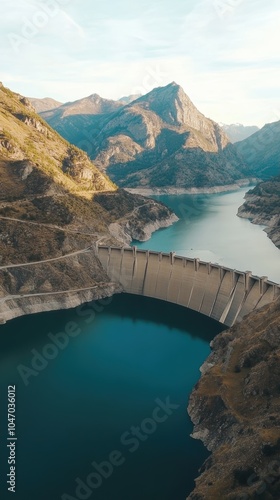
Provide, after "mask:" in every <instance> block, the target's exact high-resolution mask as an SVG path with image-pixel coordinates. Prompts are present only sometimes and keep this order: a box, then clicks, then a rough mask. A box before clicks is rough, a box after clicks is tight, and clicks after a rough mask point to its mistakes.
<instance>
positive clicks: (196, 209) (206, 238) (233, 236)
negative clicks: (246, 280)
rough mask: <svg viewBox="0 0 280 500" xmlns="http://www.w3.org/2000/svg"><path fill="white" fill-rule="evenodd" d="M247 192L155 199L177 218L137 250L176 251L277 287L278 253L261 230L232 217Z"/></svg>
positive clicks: (278, 271) (279, 281)
mask: <svg viewBox="0 0 280 500" xmlns="http://www.w3.org/2000/svg"><path fill="white" fill-rule="evenodd" d="M246 191H248V188H244V189H240V190H238V191H234V192H231V193H220V194H214V195H195V196H193V195H192V196H191V195H181V196H170V195H163V196H157V197H155V198H156V199H158V200H160V201H162V202H163V203H165V204H166V205H168V206H169V207H170V208H171V209H172V210H174V211H175V213H176V214H177V215H178V217H179V218H180V220H179V222H177V223H176V224H174V225H173V226H170V227H169V228H166V229H162V230H160V231H157V232H156V233H155V234H154V235H153V236H152V238H151V240H149V241H146V242H144V243H139V242H133V243H134V244H135V245H137V246H138V247H139V248H146V249H150V250H158V251H159V250H160V251H166V252H169V251H176V253H177V254H178V255H185V256H189V257H198V258H200V259H201V260H205V261H209V262H213V263H214V262H218V263H219V264H221V265H224V266H228V267H231V268H233V269H238V270H240V271H247V270H249V271H252V272H253V273H254V274H256V275H258V276H268V278H269V279H271V280H272V281H276V282H277V283H280V252H279V250H278V249H277V248H276V247H275V245H274V244H273V243H272V241H271V240H270V239H269V238H268V237H267V234H266V233H265V232H264V231H262V229H263V227H262V226H257V225H255V224H252V223H251V222H250V221H248V220H246V219H241V218H240V217H237V216H236V213H237V210H238V207H240V206H241V205H242V203H243V201H244V200H243V198H244V195H245V193H246Z"/></svg>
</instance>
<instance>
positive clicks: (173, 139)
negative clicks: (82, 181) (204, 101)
mask: <svg viewBox="0 0 280 500" xmlns="http://www.w3.org/2000/svg"><path fill="white" fill-rule="evenodd" d="M92 158H93V159H94V160H95V163H96V164H97V166H99V167H100V168H101V169H104V170H107V173H108V174H109V175H110V177H111V178H112V179H114V180H115V181H117V182H118V183H120V185H122V186H125V187H138V188H139V187H148V188H149V187H165V188H166V187H178V188H189V187H209V186H215V185H224V184H230V183H232V182H234V181H235V180H237V179H240V178H242V177H243V178H244V177H248V175H249V172H248V169H247V167H246V166H245V164H244V162H243V161H242V160H241V159H240V158H239V156H238V154H237V153H236V151H235V148H234V146H233V145H232V144H230V143H229V140H228V138H227V136H226V135H225V133H224V132H223V130H222V129H221V128H220V127H219V125H218V124H217V123H215V122H213V121H212V120H210V119H209V118H206V117H205V116H204V115H203V114H202V113H200V112H199V111H198V110H197V109H196V107H195V106H194V104H193V103H192V102H191V100H190V99H189V97H188V96H187V95H186V94H185V92H184V91H183V89H182V88H181V87H180V86H179V85H177V84H176V83H175V82H173V83H171V84H169V85H167V86H166V87H160V88H157V89H154V90H152V91H151V92H149V93H148V94H147V95H145V96H142V97H140V98H139V99H137V100H136V101H134V102H133V103H131V104H129V105H127V106H124V107H123V108H121V109H120V110H119V111H117V112H116V113H114V114H112V115H111V116H110V117H109V118H107V120H106V122H104V124H103V126H102V128H101V129H99V130H98V133H97V134H96V136H95V137H94V138H93V154H92Z"/></svg>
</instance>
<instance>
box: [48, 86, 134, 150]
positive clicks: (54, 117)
mask: <svg viewBox="0 0 280 500" xmlns="http://www.w3.org/2000/svg"><path fill="white" fill-rule="evenodd" d="M123 105H124V104H123V103H121V102H120V101H113V100H109V99H103V98H102V97H100V96H99V95H98V94H92V95H90V96H88V97H84V98H83V99H79V100H77V101H74V102H67V103H65V104H63V105H62V106H60V107H58V108H56V109H53V110H50V111H46V112H43V113H40V114H41V116H42V117H43V118H44V119H45V120H46V121H47V122H48V123H49V124H50V125H51V127H53V128H54V129H55V130H56V131H57V132H59V133H60V134H61V135H62V136H63V137H65V139H67V140H68V141H69V142H72V143H73V144H76V145H79V147H81V148H82V149H85V150H86V151H87V152H89V153H90V151H88V149H87V148H86V147H85V144H87V143H88V141H89V140H91V137H92V131H96V130H98V129H99V123H100V121H102V120H103V117H104V116H105V117H107V115H110V114H111V113H114V112H115V111H117V110H118V109H120V108H122V107H123Z"/></svg>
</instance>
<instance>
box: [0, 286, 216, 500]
mask: <svg viewBox="0 0 280 500" xmlns="http://www.w3.org/2000/svg"><path fill="white" fill-rule="evenodd" d="M90 307H91V306H88V305H87V306H84V308H83V309H82V311H83V312H85V313H86V312H87V311H89V314H87V315H85V316H83V317H81V316H79V315H78V314H77V311H75V310H73V311H61V312H54V313H48V314H40V315H34V316H29V317H23V318H19V319H17V320H14V321H11V322H9V323H8V324H7V325H5V326H2V327H1V329H0V331H1V336H0V351H1V418H0V421H1V433H2V436H3V439H2V446H1V449H0V456H1V471H2V481H1V498H9V496H5V486H4V484H3V483H5V481H3V473H4V472H5V473H6V463H5V462H6V455H7V453H6V450H5V438H6V423H5V422H6V409H5V405H6V403H5V398H6V388H7V386H8V385H13V384H16V390H17V415H16V417H17V436H18V442H17V491H18V494H16V495H14V496H11V498H16V499H20V500H56V499H61V498H65V500H69V497H68V496H66V497H63V494H64V493H67V494H68V495H70V498H71V499H72V498H79V497H78V496H76V494H75V488H76V486H77V485H76V482H75V479H76V478H80V479H81V480H82V481H86V479H87V477H88V475H89V474H90V473H92V472H94V471H95V472H96V470H95V469H94V467H93V466H92V465H91V464H92V462H96V463H97V464H100V463H102V462H104V461H108V457H109V456H110V454H111V453H112V452H113V451H118V452H119V453H120V455H119V456H118V462H117V463H119V462H121V465H119V466H114V467H113V471H111V470H110V469H108V470H107V469H106V467H105V469H106V470H107V473H111V475H110V477H108V478H107V479H103V481H102V484H101V485H100V486H99V487H98V488H96V489H94V490H93V493H92V494H91V492H90V490H89V491H85V492H81V493H83V494H84V495H85V496H84V497H83V498H90V499H98V500H101V499H102V500H119V499H122V500H131V499H135V500H144V499H161V500H171V499H175V500H184V499H185V498H186V496H187V494H188V493H189V492H190V491H191V489H192V488H193V479H194V477H196V476H197V471H198V467H199V466H200V465H201V464H202V462H203V460H204V459H205V458H206V456H207V452H206V451H205V449H204V448H203V446H202V444H201V443H200V442H197V441H194V440H193V439H192V438H190V436H189V434H190V433H191V431H192V425H191V422H190V420H189V418H188V416H187V412H186V407H187V402H188V395H189V394H190V392H191V390H192V388H193V386H194V385H195V383H196V382H197V380H198V378H199V370H198V368H199V366H200V365H201V364H202V362H203V361H204V359H205V358H206V356H207V355H208V353H209V346H208V343H209V340H211V338H213V336H214V335H215V334H216V333H217V332H218V331H220V330H221V326H220V325H219V324H217V323H215V322H213V321H211V320H209V319H208V318H204V317H202V316H200V315H198V314H196V313H193V312H191V311H187V310H186V309H184V308H181V307H177V306H174V305H172V304H166V303H163V302H160V301H157V300H151V299H146V298H144V297H143V298H139V297H133V296H128V295H126V296H125V295H122V296H115V297H114V298H113V301H112V303H111V304H110V305H106V306H104V311H100V312H96V316H95V318H94V319H91V317H90ZM69 322H74V323H75V330H76V331H77V332H79V334H78V335H77V336H76V337H73V338H71V339H70V340H69V343H68V345H67V346H66V347H65V349H64V350H62V349H57V350H56V351H52V350H51V349H50V350H49V351H48V350H47V351H45V348H46V345H47V344H49V343H50V338H49V337H48V334H49V333H50V332H52V334H57V333H58V332H64V331H65V326H66V325H67V324H68V323H69ZM72 327H73V325H72ZM77 329H79V330H77ZM61 345H63V344H61ZM34 349H35V351H36V352H37V353H40V354H42V352H43V353H45V352H47V355H48V356H49V357H53V356H54V355H56V356H55V358H54V359H52V360H48V364H47V365H46V366H45V367H44V366H43V365H42V366H40V365H39V366H38V365H35V368H36V371H35V372H28V371H27V370H26V368H29V369H30V368H32V359H33V357H34V351H33V350H34ZM31 351H33V354H32V352H31ZM37 362H38V359H37ZM23 366H24V367H25V368H23ZM33 368H34V367H33ZM33 368H32V369H33ZM39 368H43V369H42V370H41V371H38V369H39ZM19 372H20V373H19ZM36 373H37V375H36ZM159 401H160V403H159ZM166 403H167V404H169V403H171V405H172V408H171V409H170V410H168V408H167V409H166V408H165V407H164V404H166ZM162 404H163V407H162V408H161V410H160V411H159V410H158V411H157V412H156V417H159V418H160V420H163V419H164V421H161V422H157V421H155V420H154V419H153V412H154V410H155V409H156V408H157V407H158V406H159V405H160V407H161V405H162ZM173 405H174V408H173ZM175 407H176V408H175ZM146 419H150V420H149V421H146ZM153 420H154V421H153ZM141 425H142V426H144V427H143V429H142V430H141V433H140V435H139V437H136V436H134V434H133V432H135V430H132V427H133V426H134V427H136V428H137V427H139V426H140V428H141ZM124 433H126V434H125V435H124ZM147 433H148V434H147ZM123 435H124V436H123ZM122 436H123V438H122ZM131 440H132V441H131ZM136 447H137V449H136ZM113 458H115V456H113ZM107 467H108V466H107ZM99 477H100V476H99ZM95 480H98V476H97V477H95ZM94 484H95V485H98V484H99V483H98V482H97V483H94ZM2 495H4V497H3V496H2ZM87 495H89V496H87ZM81 498H82V497H81Z"/></svg>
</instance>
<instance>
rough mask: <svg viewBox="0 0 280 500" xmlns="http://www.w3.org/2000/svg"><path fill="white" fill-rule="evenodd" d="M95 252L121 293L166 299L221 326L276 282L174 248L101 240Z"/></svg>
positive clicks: (265, 298)
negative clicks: (142, 247) (183, 254)
mask: <svg viewBox="0 0 280 500" xmlns="http://www.w3.org/2000/svg"><path fill="white" fill-rule="evenodd" d="M96 252H97V256H98V258H99V260H100V262H101V264H102V266H103V268H104V270H105V271H106V272H107V274H108V276H109V277H110V279H112V280H113V281H117V282H119V283H120V284H121V285H122V287H123V291H124V292H125V293H131V294H136V295H144V296H146V297H153V298H156V299H160V300H165V301H167V302H172V303H174V304H178V305H180V306H184V307H187V308H189V309H192V310H194V311H197V312H199V313H201V314H204V315H206V316H209V317H210V318H213V319H215V320H216V321H219V322H220V323H223V324H225V325H226V326H232V325H234V324H235V323H236V322H239V321H241V320H242V319H243V317H244V316H246V314H249V313H250V312H251V311H253V310H255V309H259V308H261V307H262V306H264V305H266V304H269V303H271V302H273V301H274V300H275V299H276V298H277V297H278V296H280V285H278V284H276V283H273V282H271V281H269V280H268V279H267V277H258V276H253V275H252V273H251V272H250V271H246V272H241V271H237V270H235V269H230V268H227V267H222V266H219V265H218V264H211V263H209V262H202V261H200V260H199V259H191V258H188V257H180V256H177V255H175V253H160V252H154V251H149V250H137V248H136V247H133V248H130V247H125V248H118V247H107V246H102V245H100V246H98V247H97V249H96Z"/></svg>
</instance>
